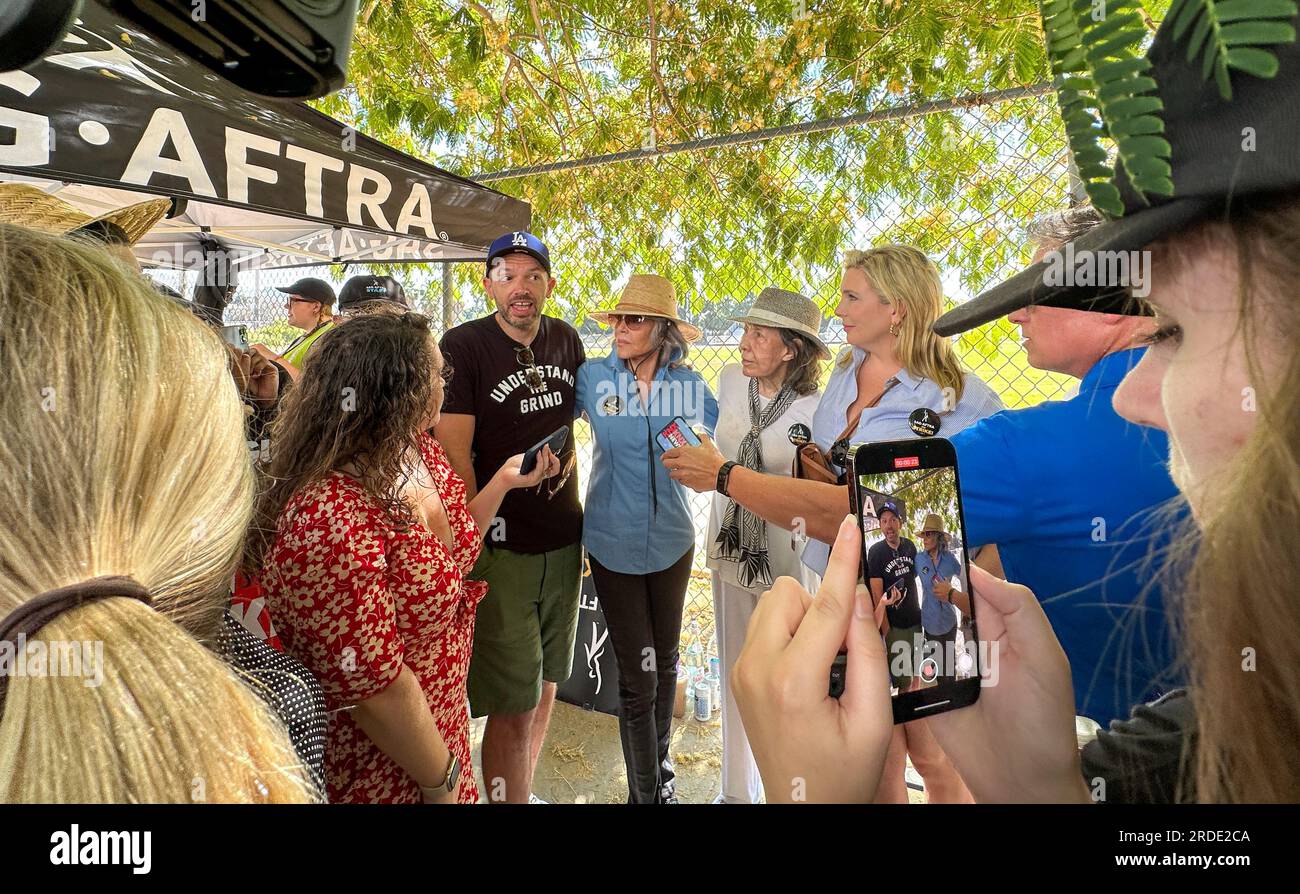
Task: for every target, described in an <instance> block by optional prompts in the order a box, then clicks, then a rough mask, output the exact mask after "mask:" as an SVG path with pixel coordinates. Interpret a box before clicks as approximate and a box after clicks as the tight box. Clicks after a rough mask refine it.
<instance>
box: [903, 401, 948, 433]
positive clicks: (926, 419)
mask: <svg viewBox="0 0 1300 894" xmlns="http://www.w3.org/2000/svg"><path fill="white" fill-rule="evenodd" d="M907 424H908V425H910V426H911V427H912V431H914V432H916V433H917V434H918V435H920V436H921V437H923V438H932V437H934V436H935V435H936V434H938V432H939V426H940V425H942V422H941V420H940V419H939V414H938V413H936V412H935V411H934V410H931V409H930V408H929V407H918V408H917V409H915V410H913V411H912V415H910V416H908V417H907Z"/></svg>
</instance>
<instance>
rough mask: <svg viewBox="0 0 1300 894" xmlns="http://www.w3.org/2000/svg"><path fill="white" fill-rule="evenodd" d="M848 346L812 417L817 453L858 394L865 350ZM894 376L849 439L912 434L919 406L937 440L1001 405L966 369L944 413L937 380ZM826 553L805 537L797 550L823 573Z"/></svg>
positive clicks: (833, 434)
mask: <svg viewBox="0 0 1300 894" xmlns="http://www.w3.org/2000/svg"><path fill="white" fill-rule="evenodd" d="M852 350H853V361H852V362H851V363H849V364H848V365H847V366H842V365H840V363H839V362H838V361H837V362H836V364H835V370H834V372H832V373H831V379H830V381H829V382H827V383H826V390H825V392H823V393H822V400H821V403H819V404H818V405H817V412H816V413H815V414H814V415H813V429H812V436H813V440H814V441H816V442H817V446H818V447H820V448H821V449H822V450H823V451H828V450H830V449H831V445H832V444H833V443H835V439H836V438H838V437H839V436H840V432H842V431H844V425H845V416H844V414H845V412H846V411H847V410H848V408H849V406H850V405H851V404H852V403H853V402H854V401H855V400H857V397H858V367H860V366H861V365H862V361H863V360H865V359H866V357H867V352H866V351H864V350H862V349H861V348H853V349H852ZM894 379H895V380H897V383H898V384H896V385H894V386H893V387H891V388H890V389H889V390H888V391H886V392H885V394H884V396H883V397H882V398H880V402H879V403H878V404H876V405H875V406H874V407H868V408H867V409H865V410H863V411H862V418H861V419H859V420H858V427H857V429H855V430H854V432H853V434H851V435H850V436H849V442H850V443H852V444H864V443H867V442H869V441H902V440H905V439H907V438H915V437H917V434H916V432H914V431H912V426H911V424H910V422H909V421H908V417H909V416H911V414H912V411H913V410H917V409H920V408H922V407H925V408H928V409H931V410H933V411H934V412H936V413H938V414H940V415H939V430H938V431H937V432H935V436H936V437H940V438H951V437H952V436H953V435H954V434H956V433H957V432H959V431H961V430H962V429H964V428H966V427H967V426H968V425H973V424H974V423H976V422H978V421H979V420H981V419H983V418H984V417H986V416H991V415H993V414H994V413H996V412H998V411H999V410H1001V409H1002V398H1000V397H998V395H997V393H996V392H995V391H994V390H993V389H992V388H990V387H989V386H988V385H987V384H985V383H984V380H983V379H981V378H979V377H978V376H975V375H973V374H971V373H967V374H966V381H965V384H964V385H963V387H962V394H961V400H959V401H957V405H956V406H955V407H953V408H952V409H951V410H950V411H948V412H947V413H944V412H943V407H944V394H943V389H942V388H941V387H939V383H937V382H934V381H932V380H930V379H921V378H917V377H916V376H914V375H912V374H911V373H910V372H908V371H907V370H906V369H900V370H899V371H898V374H897V375H896V376H894ZM834 468H835V469H836V471H839V472H842V471H844V470H843V469H841V468H839V467H834ZM963 477H964V476H963ZM830 555H831V547H830V544H828V543H825V542H823V541H821V540H811V539H810V540H809V541H808V545H807V546H806V547H805V548H804V551H803V563H804V564H805V565H807V566H808V567H809V568H811V569H812V570H813V571H816V572H817V573H818V574H824V573H825V572H826V560H827V559H829V558H830Z"/></svg>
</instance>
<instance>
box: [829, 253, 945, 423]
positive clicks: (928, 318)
mask: <svg viewBox="0 0 1300 894" xmlns="http://www.w3.org/2000/svg"><path fill="white" fill-rule="evenodd" d="M844 269H845V270H853V269H856V270H861V271H862V272H863V273H864V274H866V277H867V280H868V281H869V282H870V283H871V287H872V288H873V289H875V290H876V293H877V294H878V295H880V298H881V300H882V301H884V302H885V303H886V304H891V305H897V306H899V307H902V308H903V309H904V310H905V311H906V313H905V314H904V315H903V320H902V323H901V324H900V325H899V332H898V345H897V347H896V348H895V349H894V353H895V354H896V355H897V357H898V361H899V362H900V363H902V364H903V368H904V369H906V370H907V371H908V372H909V373H911V374H912V375H914V376H916V377H917V378H921V379H929V380H930V381H932V382H934V383H935V384H937V385H938V386H939V387H940V388H942V389H943V392H944V394H945V395H951V400H950V401H945V404H946V406H945V407H944V411H945V412H947V411H951V410H952V408H953V407H955V406H956V405H957V402H958V401H960V400H961V396H962V392H963V391H964V390H965V385H966V373H965V371H964V370H963V369H962V366H961V363H960V362H959V361H958V360H957V352H956V351H954V350H953V347H952V342H950V341H949V340H948V339H946V338H943V337H942V336H938V335H935V334H934V333H933V332H932V331H931V330H930V327H931V326H933V325H934V321H935V320H937V319H939V315H940V314H941V313H943V286H942V284H941V283H940V281H939V268H937V267H936V266H935V265H934V262H933V261H931V260H930V259H929V258H928V257H926V255H925V253H924V252H922V251H920V250H919V249H916V248H912V247H911V246H910V245H881V246H878V247H876V248H870V249H867V250H866V251H858V250H856V249H854V250H850V251H849V252H848V254H846V255H845V257H844ZM852 357H853V353H852V352H851V351H844V352H842V353H841V354H840V358H839V361H838V362H839V365H840V366H848V365H849V363H851V362H852Z"/></svg>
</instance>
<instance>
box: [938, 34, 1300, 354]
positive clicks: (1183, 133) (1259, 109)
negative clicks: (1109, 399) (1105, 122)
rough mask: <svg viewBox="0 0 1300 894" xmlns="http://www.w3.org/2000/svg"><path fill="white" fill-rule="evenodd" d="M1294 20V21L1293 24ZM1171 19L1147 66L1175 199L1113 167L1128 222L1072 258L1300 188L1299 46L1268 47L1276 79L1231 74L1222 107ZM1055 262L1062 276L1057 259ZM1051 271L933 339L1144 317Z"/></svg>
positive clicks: (1109, 293) (943, 326)
mask: <svg viewBox="0 0 1300 894" xmlns="http://www.w3.org/2000/svg"><path fill="white" fill-rule="evenodd" d="M1296 18H1297V17H1296V16H1292V18H1291V23H1292V24H1295V21H1296ZM1173 19H1174V17H1172V16H1171V17H1169V18H1167V19H1166V20H1165V21H1164V23H1163V24H1162V25H1161V27H1160V30H1159V31H1158V32H1156V36H1155V40H1154V41H1153V42H1152V44H1151V49H1150V51H1149V52H1148V53H1147V58H1148V59H1150V61H1151V65H1152V71H1151V77H1152V78H1154V80H1155V82H1156V84H1157V85H1158V93H1159V95H1160V98H1161V100H1162V101H1163V103H1164V111H1163V113H1162V117H1163V119H1164V124H1165V131H1164V134H1163V136H1164V138H1165V139H1166V140H1168V141H1169V144H1170V146H1171V147H1172V157H1171V166H1172V168H1173V171H1172V173H1173V181H1174V193H1173V195H1172V196H1159V195H1151V196H1147V197H1143V196H1142V195H1141V194H1139V193H1138V192H1137V191H1136V190H1135V189H1134V188H1133V185H1132V184H1131V182H1130V181H1129V178H1128V175H1127V174H1126V173H1125V171H1124V166H1123V163H1122V162H1119V163H1117V164H1116V177H1115V184H1116V186H1117V187H1118V188H1119V190H1120V197H1121V199H1122V200H1123V203H1124V216H1123V217H1120V218H1118V219H1114V220H1107V221H1104V222H1103V223H1102V224H1101V225H1099V226H1097V227H1095V228H1093V229H1092V230H1090V231H1088V232H1086V233H1084V234H1083V235H1081V236H1079V237H1078V238H1076V239H1075V240H1073V242H1072V243H1070V244H1071V245H1072V246H1073V248H1072V249H1071V250H1070V251H1069V256H1073V257H1088V256H1092V257H1096V256H1097V255H1096V253H1100V252H1133V251H1141V250H1142V249H1144V248H1146V247H1147V246H1149V245H1151V244H1152V243H1153V242H1156V241H1158V240H1160V239H1163V238H1165V237H1167V236H1170V235H1172V234H1174V233H1177V232H1179V231H1180V230H1185V229H1187V228H1188V227H1191V226H1193V225H1195V224H1197V223H1200V222H1201V221H1204V220H1206V219H1208V218H1210V217H1224V216H1226V215H1227V214H1228V213H1229V212H1230V211H1231V210H1232V207H1233V203H1234V202H1235V201H1236V200H1238V199H1242V198H1247V197H1258V196H1267V195H1271V194H1277V193H1281V192H1286V191H1289V190H1294V189H1297V188H1300V45H1297V44H1296V43H1295V42H1294V41H1292V42H1291V43H1285V44H1278V45H1273V46H1270V47H1269V51H1270V52H1272V53H1274V54H1275V55H1276V56H1277V61H1278V71H1277V73H1276V74H1275V75H1274V76H1273V77H1272V78H1259V77H1254V76H1252V75H1249V74H1247V73H1246V72H1243V71H1237V72H1234V73H1233V75H1232V98H1231V99H1224V98H1223V97H1222V96H1221V95H1220V93H1219V87H1218V85H1217V83H1216V79H1215V78H1214V77H1210V78H1208V79H1206V78H1204V77H1202V73H1201V65H1202V60H1201V57H1200V56H1199V55H1194V56H1193V57H1192V59H1191V61H1189V60H1188V54H1187V44H1188V41H1189V35H1187V34H1183V35H1181V37H1180V38H1179V39H1175V37H1174V35H1173V26H1174V24H1175V23H1174V20H1173ZM1064 248H1065V247H1064V246H1062V249H1064ZM1081 252H1088V253H1089V255H1080V253H1081ZM1063 253H1064V252H1063ZM1056 263H1057V265H1058V266H1057V269H1058V270H1059V269H1060V268H1059V263H1060V262H1059V259H1058V260H1057V262H1056ZM1052 266H1053V265H1052V262H1051V261H1049V260H1044V261H1040V262H1039V263H1037V264H1035V265H1033V266H1032V267H1030V268H1029V269H1027V270H1024V271H1022V272H1020V273H1018V274H1016V275H1015V276H1013V277H1011V278H1010V279H1008V280H1006V281H1005V282H1002V283H999V284H998V285H996V286H994V287H993V288H991V289H989V290H988V291H986V292H984V293H982V294H980V295H979V296H977V297H975V298H973V299H971V300H970V301H968V302H966V303H965V304H962V305H959V306H957V307H955V308H953V309H952V310H950V311H948V312H947V313H946V314H944V315H943V316H941V317H940V318H939V319H938V321H936V322H935V324H934V327H933V328H934V331H935V332H936V333H937V334H939V335H956V334H957V333H959V332H965V331H966V330H967V329H973V328H974V327H976V326H981V325H983V324H984V323H988V322H990V321H991V320H996V319H998V318H999V317H1003V316H1005V315H1007V314H1009V313H1011V312H1012V311H1016V310H1019V309H1020V308H1022V307H1028V306H1029V305H1046V306H1049V307H1067V308H1073V309H1076V310H1091V311H1099V312H1103V313H1117V314H1129V315H1142V314H1145V313H1147V312H1148V309H1147V308H1146V306H1145V305H1144V304H1143V303H1141V302H1139V301H1135V300H1134V299H1133V298H1131V297H1130V295H1129V292H1128V289H1127V288H1124V287H1117V286H1115V285H1113V284H1111V285H1107V286H1096V285H1059V284H1053V285H1049V284H1048V282H1047V280H1048V278H1049V277H1048V276H1047V273H1048V270H1049V269H1050V268H1051V267H1052ZM1057 278H1059V277H1052V279H1054V280H1055V279H1057Z"/></svg>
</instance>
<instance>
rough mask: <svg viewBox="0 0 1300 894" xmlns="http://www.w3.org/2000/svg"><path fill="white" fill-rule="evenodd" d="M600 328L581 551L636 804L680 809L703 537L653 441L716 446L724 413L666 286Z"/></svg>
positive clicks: (643, 281)
mask: <svg viewBox="0 0 1300 894" xmlns="http://www.w3.org/2000/svg"><path fill="white" fill-rule="evenodd" d="M592 317H594V318H595V319H596V320H597V321H599V322H602V323H605V324H607V325H609V326H610V327H611V328H613V330H614V350H612V351H610V353H609V356H608V357H603V358H601V359H599V360H592V361H590V362H589V363H587V364H585V365H583V366H582V367H581V368H580V369H579V370H578V403H577V409H578V412H579V413H580V414H581V415H582V416H583V418H585V419H586V420H587V421H588V423H589V424H590V425H591V432H592V437H593V440H594V441H595V448H594V451H593V455H592V469H591V481H590V483H589V485H588V488H587V501H586V507H587V516H586V520H585V523H584V525H583V531H582V542H583V544H584V545H585V546H586V548H587V557H588V559H589V561H590V564H591V576H592V580H593V582H594V583H595V585H596V593H597V596H598V598H599V599H600V604H601V607H602V608H603V609H604V611H605V620H606V621H607V622H608V624H609V637H610V641H611V643H612V644H613V647H614V657H615V660H616V662H617V664H618V676H619V681H618V696H619V718H618V726H619V734H620V736H621V738H622V743H623V760H624V762H625V763H626V765H627V781H628V800H629V802H630V803H634V804H662V803H671V802H674V801H675V800H676V794H675V792H676V786H675V782H674V773H673V766H672V763H671V762H670V761H669V757H668V745H669V736H670V733H671V729H672V717H673V703H674V701H675V696H676V692H677V655H678V643H679V641H680V639H681V626H682V606H683V604H684V602H685V598H686V584H687V582H688V580H689V578H690V572H691V559H692V556H693V555H694V551H695V527H694V525H693V523H692V515H691V509H690V505H689V503H688V502H687V493H686V489H685V488H684V487H683V486H682V485H681V484H679V483H677V482H676V481H673V480H671V479H670V478H669V477H668V470H667V469H665V468H664V467H663V465H661V464H660V463H659V455H660V453H661V450H660V447H659V445H658V444H657V443H656V436H657V435H658V434H659V432H660V431H661V430H663V429H664V428H665V427H666V426H667V425H669V423H671V422H672V421H673V420H674V419H676V418H678V417H681V418H682V420H684V421H685V422H686V424H687V425H688V426H691V427H692V428H693V429H694V430H695V431H696V432H697V433H699V434H700V435H708V436H712V434H713V432H714V428H715V426H716V425H717V422H718V404H717V401H716V400H714V398H713V393H712V392H711V391H710V390H709V386H708V385H707V384H706V383H705V381H704V379H703V378H702V377H701V376H700V374H699V373H697V372H695V371H694V370H693V369H691V368H690V367H688V366H687V365H686V362H685V361H686V357H687V354H688V352H689V349H690V343H691V342H693V341H696V340H697V339H699V337H700V334H701V333H700V330H699V329H698V328H697V327H695V326H693V325H692V324H690V323H688V322H686V321H685V320H683V319H682V318H681V316H680V315H679V314H678V312H677V293H676V290H675V289H674V287H673V284H672V283H671V282H670V281H669V280H668V279H666V278H665V277H663V276H657V275H654V274H636V275H634V276H632V278H631V279H629V280H628V283H627V285H626V286H625V287H624V289H623V293H622V295H621V296H620V297H619V300H618V303H617V304H616V305H615V306H614V308H613V309H612V310H610V311H607V312H603V313H598V314H592ZM647 656H653V660H652V661H649V662H647V660H646V658H647Z"/></svg>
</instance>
